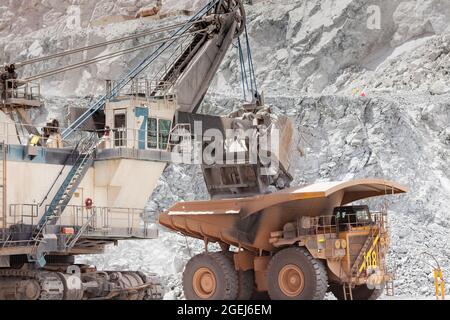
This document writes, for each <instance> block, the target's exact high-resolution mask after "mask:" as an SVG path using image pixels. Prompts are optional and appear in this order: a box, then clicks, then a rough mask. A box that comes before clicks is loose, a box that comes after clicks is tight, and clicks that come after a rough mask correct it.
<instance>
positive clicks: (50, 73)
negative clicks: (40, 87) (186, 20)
mask: <svg viewBox="0 0 450 320" xmlns="http://www.w3.org/2000/svg"><path fill="white" fill-rule="evenodd" d="M206 30H207V29H202V30H197V31H193V32H188V33H184V34H181V35H178V36H175V37H170V38H163V39H159V40H155V41H151V42H148V43H145V44H142V45H140V46H136V47H132V48H128V49H124V50H120V51H116V52H113V53H109V54H106V55H103V56H100V57H96V58H93V59H90V60H84V61H81V62H78V63H75V64H72V65H68V66H65V67H62V68H58V69H53V70H50V71H46V72H44V73H41V74H38V75H35V76H31V77H28V78H24V79H22V80H23V81H25V82H30V81H34V80H38V79H42V78H46V77H50V76H53V75H56V74H59V73H62V72H66V71H70V70H74V69H78V68H80V67H84V66H87V65H90V64H93V63H98V62H101V61H104V60H109V59H112V58H115V57H119V56H121V55H124V54H127V53H131V52H134V51H139V50H142V49H145V48H148V47H152V46H154V45H157V44H161V43H164V42H167V41H168V40H173V39H179V38H182V37H188V36H191V35H195V34H198V33H202V32H205V31H206Z"/></svg>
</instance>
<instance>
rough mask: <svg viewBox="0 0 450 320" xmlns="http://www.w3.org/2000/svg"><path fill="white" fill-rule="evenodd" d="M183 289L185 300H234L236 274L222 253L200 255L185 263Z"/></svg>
mask: <svg viewBox="0 0 450 320" xmlns="http://www.w3.org/2000/svg"><path fill="white" fill-rule="evenodd" d="M183 289H184V295H185V297H186V299H187V300H235V299H236V298H237V295H238V274H237V272H236V270H235V269H234V264H233V263H232V261H230V259H229V258H228V257H227V256H226V255H225V254H224V253H222V252H215V253H202V254H199V255H197V256H195V257H193V258H192V259H191V260H189V262H188V263H187V265H186V268H185V269H184V273H183Z"/></svg>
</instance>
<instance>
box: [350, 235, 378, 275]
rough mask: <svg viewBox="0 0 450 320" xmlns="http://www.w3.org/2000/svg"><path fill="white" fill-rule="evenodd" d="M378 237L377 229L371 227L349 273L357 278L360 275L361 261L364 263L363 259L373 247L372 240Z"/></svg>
mask: <svg viewBox="0 0 450 320" xmlns="http://www.w3.org/2000/svg"><path fill="white" fill-rule="evenodd" d="M377 237H378V231H377V229H376V228H372V229H371V232H370V234H369V236H368V237H367V240H366V241H365V242H364V245H363V246H362V248H361V250H360V251H359V254H358V256H357V257H356V260H355V262H354V263H353V266H352V269H351V275H352V276H355V277H356V278H358V277H359V276H360V275H361V263H365V262H364V259H365V257H366V255H367V253H368V252H371V251H372V250H373V249H374V248H373V246H374V245H375V244H374V241H375V240H376V238H377Z"/></svg>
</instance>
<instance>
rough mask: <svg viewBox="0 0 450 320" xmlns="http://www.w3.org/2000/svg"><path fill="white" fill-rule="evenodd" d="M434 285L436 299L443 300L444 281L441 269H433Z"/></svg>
mask: <svg viewBox="0 0 450 320" xmlns="http://www.w3.org/2000/svg"><path fill="white" fill-rule="evenodd" d="M433 273H434V287H435V290H436V300H445V281H444V276H443V272H442V270H441V269H434V271H433Z"/></svg>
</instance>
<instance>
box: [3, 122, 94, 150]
mask: <svg viewBox="0 0 450 320" xmlns="http://www.w3.org/2000/svg"><path fill="white" fill-rule="evenodd" d="M44 128H46V129H49V130H51V131H53V132H60V131H61V130H62V129H61V128H57V127H49V126H42V127H36V126H32V125H26V124H23V123H19V122H0V142H4V143H5V144H15V145H28V144H29V142H30V140H31V137H32V135H33V133H32V132H35V133H36V134H39V135H40V139H39V141H38V143H37V144H36V145H37V146H40V147H43V148H55V145H56V140H57V139H60V142H61V143H62V145H63V148H69V149H70V148H72V147H74V146H75V145H76V144H77V142H78V141H80V140H81V139H83V138H86V137H87V136H88V135H89V134H90V133H89V132H86V131H81V130H77V131H74V133H73V134H72V136H71V137H70V139H61V137H60V135H58V134H50V135H49V136H46V135H45V134H44V133H43V129H44Z"/></svg>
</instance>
